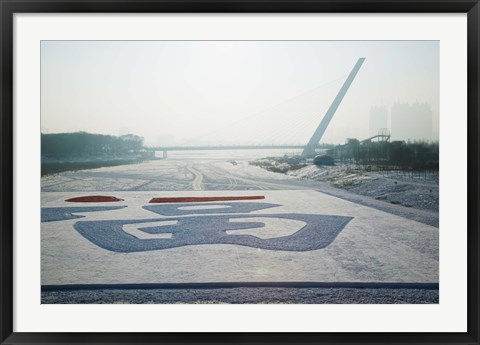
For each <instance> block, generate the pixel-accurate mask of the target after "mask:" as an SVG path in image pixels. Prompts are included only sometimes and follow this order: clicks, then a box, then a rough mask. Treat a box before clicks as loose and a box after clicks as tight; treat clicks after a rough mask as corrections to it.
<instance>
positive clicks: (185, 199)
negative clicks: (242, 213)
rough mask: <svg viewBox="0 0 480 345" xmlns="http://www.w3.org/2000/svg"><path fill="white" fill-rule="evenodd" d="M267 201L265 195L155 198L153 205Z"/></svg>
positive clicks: (151, 201) (152, 201)
mask: <svg viewBox="0 0 480 345" xmlns="http://www.w3.org/2000/svg"><path fill="white" fill-rule="evenodd" d="M258 199H265V197H264V196H263V195H251V196H208V197H178V198H153V199H152V200H150V203H151V204H156V203H170V202H207V201H230V200H258Z"/></svg>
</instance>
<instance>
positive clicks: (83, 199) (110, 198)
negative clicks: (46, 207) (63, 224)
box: [65, 195, 123, 202]
mask: <svg viewBox="0 0 480 345" xmlns="http://www.w3.org/2000/svg"><path fill="white" fill-rule="evenodd" d="M65 201H68V202H117V201H123V199H119V198H116V197H114V196H103V195H91V196H79V197H77V198H71V199H67V200H65Z"/></svg>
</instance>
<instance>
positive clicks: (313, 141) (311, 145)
mask: <svg viewBox="0 0 480 345" xmlns="http://www.w3.org/2000/svg"><path fill="white" fill-rule="evenodd" d="M364 61H365V58H364V57H362V58H359V59H358V60H357V63H356V64H355V66H353V69H352V71H351V72H350V74H349V75H348V77H347V79H346V80H345V82H344V83H343V85H342V87H341V89H340V91H338V94H337V96H336V97H335V99H334V100H333V102H332V104H331V105H330V107H329V108H328V110H327V113H326V114H325V116H324V117H323V119H322V121H321V122H320V124H319V125H318V127H317V129H316V130H315V132H314V133H313V135H312V137H311V138H310V140H309V141H308V144H307V145H306V146H305V148H304V149H303V152H302V156H304V157H305V156H312V155H315V148H316V147H317V145H318V143H319V142H320V139H322V136H323V134H324V133H325V130H326V129H327V127H328V124H329V123H330V121H331V120H332V118H333V115H334V114H335V112H336V111H337V108H338V106H339V105H340V103H341V102H342V100H343V97H344V96H345V94H346V93H347V91H348V88H349V87H350V85H351V84H352V82H353V80H354V79H355V77H356V75H357V73H358V71H359V70H360V67H362V64H363V62H364Z"/></svg>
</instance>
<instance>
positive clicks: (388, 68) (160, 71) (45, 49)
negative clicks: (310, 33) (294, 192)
mask: <svg viewBox="0 0 480 345" xmlns="http://www.w3.org/2000/svg"><path fill="white" fill-rule="evenodd" d="M359 57H366V60H365V63H364V65H363V66H362V68H361V69H360V71H359V72H358V75H357V76H356V78H355V80H354V81H353V83H352V85H351V87H350V89H349V90H348V92H347V94H346V96H345V98H344V99H343V101H342V103H341V104H340V106H339V108H338V110H337V112H336V113H335V116H334V117H333V119H332V121H331V123H330V125H329V127H328V128H327V130H326V132H325V135H324V136H323V138H322V140H321V141H322V142H325V143H334V144H339V143H344V142H345V139H346V138H350V137H355V138H359V139H364V138H366V137H368V135H369V116H370V115H369V114H370V109H371V107H372V106H377V105H383V106H385V107H386V108H388V109H391V107H392V106H393V105H394V104H395V103H410V104H413V103H423V104H427V105H428V106H429V107H430V109H431V112H432V136H431V138H413V139H431V140H438V128H439V114H438V112H439V43H438V42H437V41H43V42H42V46H41V91H42V92H41V95H42V96H41V117H42V118H41V123H42V132H44V133H59V132H76V131H85V132H91V133H101V134H111V135H119V134H127V133H133V134H136V135H140V136H142V137H144V138H145V144H146V145H149V146H155V145H182V144H185V145H187V144H188V145H192V144H208V143H215V144H222V143H225V144H231V143H233V142H236V143H239V144H254V143H257V144H275V143H283V144H302V143H306V142H307V141H308V139H309V138H310V136H311V135H312V134H313V131H314V130H315V128H316V126H318V124H319V123H320V121H321V119H322V118H323V116H324V115H325V112H326V110H327V109H328V107H329V106H330V104H331V102H332V101H333V99H334V98H335V96H336V94H337V92H338V90H339V88H340V87H341V86H342V84H343V82H344V81H345V78H346V76H347V75H348V73H349V72H350V70H351V69H352V67H353V65H354V64H355V62H356V60H357V59H358V58H359ZM392 136H393V134H392ZM399 139H402V138H399ZM405 139H408V138H405Z"/></svg>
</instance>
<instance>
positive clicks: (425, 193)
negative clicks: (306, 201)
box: [251, 158, 439, 213]
mask: <svg viewBox="0 0 480 345" xmlns="http://www.w3.org/2000/svg"><path fill="white" fill-rule="evenodd" d="M251 164H252V165H256V166H260V167H262V168H264V169H266V170H269V171H273V172H278V173H283V174H286V175H288V176H292V177H296V178H298V179H306V180H314V181H321V182H328V183H329V184H330V185H331V186H333V187H336V188H341V189H344V190H346V191H349V192H352V193H355V194H358V195H363V196H368V197H371V198H373V199H376V200H381V201H384V202H388V203H391V204H396V205H402V206H405V207H411V208H415V209H419V210H425V211H433V212H436V213H438V208H439V174H438V171H435V172H430V171H429V172H427V171H420V172H410V171H402V170H393V169H386V170H380V169H376V168H375V167H372V166H360V165H355V164H339V165H335V166H316V165H305V164H304V165H302V164H298V163H292V164H289V163H287V162H284V161H282V162H280V161H278V160H277V159H274V158H269V159H262V160H257V161H254V162H251Z"/></svg>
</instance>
